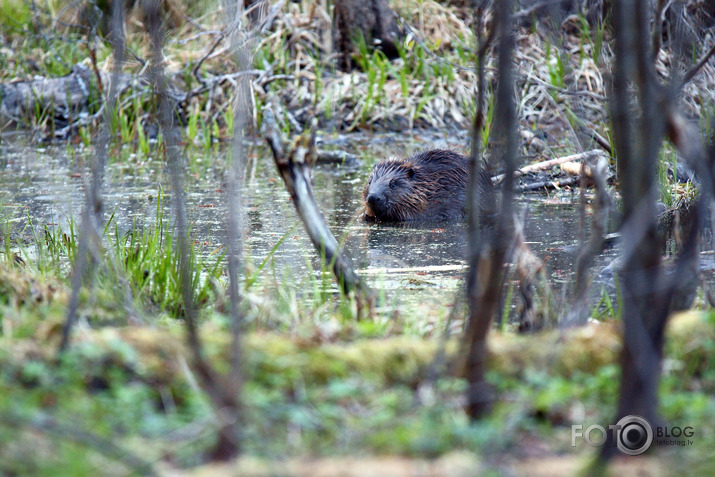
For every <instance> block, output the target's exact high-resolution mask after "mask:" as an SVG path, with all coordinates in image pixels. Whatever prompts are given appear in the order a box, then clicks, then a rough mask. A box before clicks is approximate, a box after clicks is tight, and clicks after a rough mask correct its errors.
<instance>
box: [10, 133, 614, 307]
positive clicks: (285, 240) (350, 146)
mask: <svg viewBox="0 0 715 477" xmlns="http://www.w3.org/2000/svg"><path fill="white" fill-rule="evenodd" d="M466 143H467V138H466V137H456V136H446V135H440V134H438V133H424V134H416V135H413V136H405V135H402V136H400V137H399V138H398V137H396V136H394V135H392V136H391V135H382V136H381V135H351V136H331V137H325V138H323V141H322V147H324V148H326V149H329V148H331V147H340V148H341V149H345V150H348V151H350V152H353V153H355V154H357V155H358V156H359V157H360V158H361V160H360V164H359V165H357V166H353V167H347V166H341V165H319V166H317V167H316V168H315V169H314V171H313V185H314V193H315V196H316V198H317V201H318V204H319V206H320V207H321V210H322V211H323V214H324V216H325V218H326V220H327V222H328V224H329V226H330V227H331V229H332V230H333V233H334V234H335V236H336V237H337V238H338V240H341V241H342V242H343V243H344V250H345V252H346V254H347V255H348V256H349V257H350V259H351V260H352V262H353V264H354V266H355V267H356V268H357V269H358V271H359V273H360V274H362V275H363V276H364V277H365V279H366V280H367V281H368V283H369V284H370V285H371V286H373V287H375V288H378V289H381V290H384V291H385V294H386V296H387V297H388V298H390V299H391V300H393V301H396V302H398V303H402V302H409V301H412V302H413V303H417V304H423V303H448V302H450V301H451V300H453V298H454V292H455V291H456V290H457V289H458V287H459V286H460V283H461V278H462V277H463V275H464V265H465V259H464V257H465V251H466V239H465V226H464V224H463V223H451V224H450V223H441V224H432V225H430V226H424V227H411V228H407V227H401V226H396V225H386V224H368V223H365V222H363V221H361V220H360V218H359V213H360V210H361V200H362V197H361V195H362V187H363V184H364V182H365V179H366V178H367V175H368V174H369V171H370V168H371V167H372V164H373V163H374V162H375V161H377V160H379V159H381V158H384V157H388V156H393V155H394V156H404V155H406V154H410V153H413V152H416V151H418V150H420V149H425V148H444V147H449V148H453V149H456V150H458V151H459V150H463V147H462V146H461V145H463V144H466ZM90 158H91V156H90V155H89V153H87V152H82V151H80V150H78V149H77V148H75V147H70V146H66V145H62V146H52V147H44V148H38V147H29V146H26V145H24V144H22V142H21V141H11V140H7V139H6V140H5V141H3V142H2V144H0V211H1V212H0V214H1V215H0V218H2V220H3V221H4V222H5V223H9V224H11V228H12V230H13V234H14V235H15V236H17V237H22V238H24V239H26V240H28V241H29V240H30V238H31V233H30V229H29V228H28V227H26V224H27V223H28V219H30V220H31V221H32V222H33V223H34V224H35V226H40V228H41V227H43V226H44V225H46V224H48V225H49V226H55V224H58V225H59V226H61V227H63V229H65V230H66V228H67V222H68V220H70V218H73V219H74V220H75V221H76V222H79V217H80V214H81V208H82V204H83V201H84V192H83V191H84V187H83V183H84V182H83V181H84V178H83V177H82V174H81V172H82V170H83V168H84V167H85V165H86V163H88V162H89V160H90ZM224 170H225V158H224V156H223V153H221V152H215V153H213V154H210V155H208V156H207V155H204V154H201V153H199V152H189V173H188V175H187V181H186V190H187V202H188V210H189V216H190V220H191V224H192V231H193V237H194V240H195V241H196V242H197V244H198V245H199V250H200V251H201V252H202V253H204V254H206V255H207V256H214V255H216V256H217V254H215V252H216V251H219V250H220V249H221V247H222V243H223V236H224V224H225V214H226V208H225V199H224V186H223V175H224ZM169 189H170V186H169V178H168V177H167V175H166V172H165V170H164V167H163V163H162V162H161V161H160V160H157V159H152V158H142V157H139V156H137V155H134V154H131V153H130V152H128V149H127V150H126V151H125V150H118V151H115V152H113V153H112V158H111V160H110V164H109V166H108V168H107V173H106V176H105V187H104V191H103V192H104V197H105V204H106V210H107V217H109V215H110V214H112V213H113V214H114V219H115V220H116V224H117V225H118V227H119V229H120V230H127V229H129V228H131V227H132V225H133V224H136V225H138V226H150V225H153V224H154V221H155V219H156V209H157V197H158V196H159V191H160V190H163V191H164V192H163V194H164V197H165V199H164V200H162V207H164V209H165V210H166V212H165V216H166V217H169V216H170V213H169V211H170V201H171V198H170V194H169ZM243 196H244V197H245V211H246V212H245V222H244V226H245V233H246V240H245V244H244V245H245V258H246V260H248V261H250V262H251V263H252V264H253V265H254V266H257V265H259V264H261V263H262V262H263V261H264V260H265V259H266V257H270V259H269V261H268V262H269V265H270V266H268V267H266V268H265V269H264V272H265V274H267V275H272V276H273V277H274V280H273V281H271V280H263V281H262V282H261V283H262V285H261V286H266V287H269V286H271V283H273V284H274V285H275V283H276V282H280V281H290V282H295V283H296V285H297V286H298V284H300V283H302V281H303V280H304V279H306V277H308V276H310V274H311V273H315V272H314V270H316V269H319V265H320V263H319V260H318V258H317V256H316V253H315V251H314V249H313V247H312V245H311V244H310V242H309V241H308V239H307V238H306V237H305V234H304V231H303V228H302V225H301V224H300V222H299V219H298V217H297V214H296V213H295V210H294V208H293V205H292V203H291V202H290V198H289V196H288V193H287V192H286V191H285V188H284V186H283V183H282V182H281V180H280V178H279V176H278V173H277V171H276V169H275V166H274V165H273V161H272V158H271V156H270V152H269V150H268V149H267V148H265V147H264V146H263V145H262V144H260V143H257V144H256V145H254V146H253V147H251V148H250V155H249V161H248V165H247V179H246V184H245V190H244V191H243ZM578 202H579V196H578V193H571V192H566V193H560V194H558V195H554V196H551V197H546V196H544V195H530V196H523V197H521V198H519V200H518V203H517V206H518V207H519V208H520V209H521V210H522V211H523V213H524V217H525V222H524V232H525V237H526V240H527V241H528V242H529V244H530V247H531V248H532V250H533V251H534V252H535V253H536V254H537V255H538V256H539V257H541V258H542V259H543V260H544V261H545V262H546V264H547V266H548V270H549V275H550V277H551V280H552V283H553V285H554V287H555V288H556V289H557V290H559V289H565V288H566V287H563V285H564V284H567V283H570V281H571V278H572V275H573V268H574V263H575V259H574V254H575V253H576V248H577V247H576V245H577V244H578V240H579V231H580V225H579V208H578ZM281 240H282V243H281V244H280V246H279V247H277V248H276V249H275V250H273V249H274V247H275V246H276V244H277V243H278V242H279V241H281ZM616 253H617V252H616V250H614V249H608V250H606V252H604V254H602V255H601V256H599V257H598V259H597V263H596V265H595V267H594V270H595V271H598V270H599V269H600V268H603V267H604V266H605V265H606V264H608V263H609V262H610V261H611V260H612V258H613V257H614V256H615V255H616ZM599 294H600V285H599V284H596V285H594V296H597V295H599ZM448 300H449V301H448Z"/></svg>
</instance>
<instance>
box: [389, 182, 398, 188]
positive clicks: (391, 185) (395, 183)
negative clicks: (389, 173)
mask: <svg viewBox="0 0 715 477" xmlns="http://www.w3.org/2000/svg"><path fill="white" fill-rule="evenodd" d="M395 187H397V181H395V180H392V181H390V189H394V188H395Z"/></svg>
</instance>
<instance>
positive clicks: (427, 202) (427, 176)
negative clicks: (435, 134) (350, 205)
mask: <svg viewBox="0 0 715 477" xmlns="http://www.w3.org/2000/svg"><path fill="white" fill-rule="evenodd" d="M468 177H469V159H468V158H467V157H464V156H462V155H461V154H458V153H456V152H454V151H448V150H439V149H435V150H430V151H423V152H420V153H417V154H415V155H414V156H411V157H408V158H407V159H390V160H385V161H382V162H380V163H378V164H376V165H375V167H373V169H372V172H371V173H370V177H369V178H368V180H367V183H366V184H365V188H364V190H363V203H364V206H365V218H366V219H367V220H379V221H385V222H404V221H418V220H452V219H458V218H463V217H464V216H465V215H466V208H465V189H466V186H467V181H468Z"/></svg>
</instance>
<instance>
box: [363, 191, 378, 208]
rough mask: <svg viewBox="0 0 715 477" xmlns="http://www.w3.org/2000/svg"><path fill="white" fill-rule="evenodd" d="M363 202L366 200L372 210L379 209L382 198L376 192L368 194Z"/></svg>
mask: <svg viewBox="0 0 715 477" xmlns="http://www.w3.org/2000/svg"><path fill="white" fill-rule="evenodd" d="M365 202H367V205H369V206H370V208H371V209H372V210H375V209H379V208H380V205H382V199H380V196H378V195H377V194H370V195H368V196H367V200H366V201H365Z"/></svg>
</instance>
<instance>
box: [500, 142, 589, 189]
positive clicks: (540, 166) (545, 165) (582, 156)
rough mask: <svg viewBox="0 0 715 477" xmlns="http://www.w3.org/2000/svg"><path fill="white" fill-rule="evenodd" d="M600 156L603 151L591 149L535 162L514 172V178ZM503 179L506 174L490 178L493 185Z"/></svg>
mask: <svg viewBox="0 0 715 477" xmlns="http://www.w3.org/2000/svg"><path fill="white" fill-rule="evenodd" d="M602 155H603V151H601V150H599V149H592V150H590V151H586V152H580V153H578V154H571V155H569V156H563V157H557V158H556V159H549V160H547V161H541V162H537V163H535V164H530V165H528V166H524V167H522V168H520V169H518V170H516V171H514V177H519V176H522V175H524V174H526V173H528V172H535V171H544V170H547V169H551V168H552V167H554V166H558V165H559V164H564V163H566V162H579V161H585V160H589V159H591V158H593V157H597V156H602ZM505 177H506V174H499V175H497V176H494V177H492V182H493V183H494V184H500V183H501V182H502V181H503V180H504V178H505Z"/></svg>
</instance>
